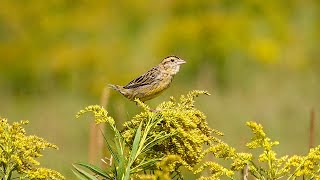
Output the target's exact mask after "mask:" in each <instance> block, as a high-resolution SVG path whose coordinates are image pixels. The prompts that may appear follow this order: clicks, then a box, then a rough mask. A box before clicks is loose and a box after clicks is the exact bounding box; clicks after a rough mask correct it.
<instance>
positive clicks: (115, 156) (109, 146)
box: [100, 129, 119, 163]
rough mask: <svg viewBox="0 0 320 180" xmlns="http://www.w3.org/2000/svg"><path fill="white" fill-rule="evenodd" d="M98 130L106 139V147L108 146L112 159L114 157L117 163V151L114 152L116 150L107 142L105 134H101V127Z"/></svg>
mask: <svg viewBox="0 0 320 180" xmlns="http://www.w3.org/2000/svg"><path fill="white" fill-rule="evenodd" d="M100 132H101V134H102V136H103V138H104V140H105V141H106V145H107V148H108V150H109V152H110V154H111V155H112V157H113V159H114V160H115V161H116V162H117V163H119V156H118V153H116V152H115V151H114V150H113V148H112V146H111V144H110V143H109V141H108V139H107V138H106V136H105V135H104V134H103V132H102V130H101V129H100Z"/></svg>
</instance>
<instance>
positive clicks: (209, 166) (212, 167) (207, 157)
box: [0, 91, 320, 180]
mask: <svg viewBox="0 0 320 180" xmlns="http://www.w3.org/2000/svg"><path fill="white" fill-rule="evenodd" d="M198 95H209V93H207V92H205V91H191V92H190V93H188V94H187V95H182V96H181V97H180V99H179V100H176V99H174V98H171V99H170V101H168V102H163V103H161V104H160V105H158V107H157V108H156V109H155V110H152V109H150V108H149V107H148V106H147V105H146V104H144V103H142V102H141V101H139V100H136V102H137V104H138V105H139V106H140V107H141V108H142V112H141V113H140V114H137V115H136V116H134V117H133V118H132V119H131V120H130V121H127V122H125V123H124V124H123V127H122V128H118V127H116V124H115V120H114V119H113V118H112V117H110V116H108V112H107V111H106V110H105V109H104V108H103V107H101V106H98V105H93V106H88V107H86V108H85V109H84V110H81V111H80V112H79V113H78V114H77V117H80V116H81V115H83V114H85V113H87V112H91V113H93V115H94V118H95V121H96V123H97V124H99V123H106V124H107V125H108V128H110V129H111V131H112V132H113V135H114V138H109V137H105V142H106V145H107V149H108V151H109V152H110V154H111V157H108V159H109V161H110V162H108V163H106V165H105V166H106V168H100V167H97V166H94V165H91V164H88V163H76V164H74V165H73V167H74V168H73V171H74V174H75V175H76V176H77V177H78V178H79V179H92V180H97V179H124V180H128V179H145V180H146V179H164V180H166V179H184V176H183V174H184V173H186V172H192V173H193V174H196V175H197V176H198V177H199V178H198V179H220V178H229V179H239V177H241V178H243V179H247V178H249V177H250V176H252V177H254V178H256V179H297V178H300V177H301V178H303V179H319V178H320V165H319V162H320V146H317V147H316V148H312V149H310V151H309V153H308V154H307V155H305V156H298V155H293V156H290V157H289V156H283V157H277V154H276V152H275V151H274V149H273V147H274V146H276V145H278V144H279V142H278V141H272V140H271V139H270V138H268V137H267V136H266V133H265V132H264V131H263V127H262V125H260V124H257V123H255V122H247V126H248V127H249V128H250V129H251V131H252V134H253V137H252V138H251V141H250V142H248V143H247V144H246V146H247V148H249V149H259V150H258V151H259V152H260V153H259V155H256V154H255V153H247V152H246V153H243V152H238V151H237V150H236V149H235V148H234V147H231V146H229V145H228V144H226V143H225V142H223V141H222V140H221V139H220V137H221V136H223V134H222V133H221V132H219V131H218V130H215V129H212V128H210V127H209V126H208V123H207V121H206V116H205V115H204V114H203V113H202V112H201V111H200V110H198V109H197V108H196V106H195V100H194V99H195V98H196V97H197V96H198ZM0 122H1V124H0V127H1V128H0V176H1V178H2V179H3V180H7V179H17V178H18V179H64V177H63V176H62V175H61V174H60V173H58V172H56V171H54V170H51V169H46V168H39V167H38V166H39V165H40V163H39V162H38V161H37V160H36V158H38V157H40V156H41V153H42V150H44V149H45V148H54V149H57V147H56V146H55V145H53V144H51V143H48V142H46V141H45V140H43V139H42V138H39V137H36V136H28V135H26V132H25V130H24V129H23V128H22V125H25V124H27V121H22V122H19V123H13V124H12V125H10V124H9V123H8V122H7V120H6V119H3V118H1V121H0ZM119 129H121V130H119ZM255 152H257V151H255ZM218 162H223V163H222V164H223V165H222V164H220V163H218ZM204 172H207V173H204ZM208 172H209V173H208Z"/></svg>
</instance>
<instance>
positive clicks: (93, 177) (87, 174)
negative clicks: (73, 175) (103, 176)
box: [73, 165, 98, 180]
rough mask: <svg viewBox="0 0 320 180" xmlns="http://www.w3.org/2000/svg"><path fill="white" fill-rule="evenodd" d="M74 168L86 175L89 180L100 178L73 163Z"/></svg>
mask: <svg viewBox="0 0 320 180" xmlns="http://www.w3.org/2000/svg"><path fill="white" fill-rule="evenodd" d="M73 167H74V169H75V170H76V171H77V172H78V173H79V174H80V175H82V176H83V177H86V178H87V179H89V180H98V179H97V178H96V177H95V176H93V175H91V174H90V173H88V172H87V171H85V170H83V169H80V168H78V167H77V166H75V165H73Z"/></svg>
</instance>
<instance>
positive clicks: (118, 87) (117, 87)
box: [108, 84, 121, 92]
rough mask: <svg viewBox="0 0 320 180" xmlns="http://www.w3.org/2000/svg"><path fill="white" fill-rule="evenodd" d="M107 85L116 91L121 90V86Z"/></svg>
mask: <svg viewBox="0 0 320 180" xmlns="http://www.w3.org/2000/svg"><path fill="white" fill-rule="evenodd" d="M108 86H109V87H110V88H112V89H114V90H116V91H119V92H120V90H121V86H119V85H114V84H108Z"/></svg>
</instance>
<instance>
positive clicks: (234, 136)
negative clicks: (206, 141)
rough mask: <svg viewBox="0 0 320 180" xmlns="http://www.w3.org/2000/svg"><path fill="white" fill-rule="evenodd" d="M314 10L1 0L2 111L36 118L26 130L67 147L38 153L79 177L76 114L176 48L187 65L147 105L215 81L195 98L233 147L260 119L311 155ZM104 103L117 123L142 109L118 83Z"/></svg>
mask: <svg viewBox="0 0 320 180" xmlns="http://www.w3.org/2000/svg"><path fill="white" fill-rule="evenodd" d="M319 18H320V2H319V1H316V0H308V1H302V0H293V1H292V0H284V1H279V0H269V1H258V0H243V1H232V0H201V1H193V0H163V1H155V0H151V1H142V0H132V1H127V2H123V1H115V0H106V1H98V0H90V1H89V0H79V1H72V0H47V1H41V0H29V1H22V0H3V1H1V2H0V99H1V103H0V116H2V117H6V118H8V119H9V120H11V121H18V120H22V119H27V120H30V124H29V125H28V126H27V132H29V133H31V134H37V135H38V136H41V137H44V138H45V139H47V140H48V141H50V142H53V143H55V144H57V145H58V146H59V147H60V150H59V151H57V152H51V151H49V152H46V154H45V158H43V159H42V164H43V165H44V166H46V167H49V168H52V169H55V170H57V171H60V172H61V173H62V174H63V175H65V176H66V178H67V179H73V178H74V176H73V174H72V171H71V168H72V166H71V164H72V163H74V162H79V161H87V156H88V152H87V151H88V131H89V123H90V118H87V119H85V118H84V119H80V120H76V119H75V114H76V113H77V112H78V111H79V110H80V109H82V108H83V107H85V106H87V105H90V104H99V103H100V96H101V93H102V91H103V89H104V87H105V86H106V85H107V84H109V83H113V84H119V85H125V84H126V83H128V82H129V81H130V80H132V79H133V78H136V77H138V76H139V75H140V74H142V73H144V72H145V71H147V70H149V68H151V67H153V66H155V65H157V64H158V63H159V62H160V61H161V60H162V59H163V58H164V57H166V56H168V55H177V56H179V57H181V58H182V59H184V60H186V61H187V64H185V65H183V66H182V67H181V70H180V72H179V73H178V74H177V75H176V77H175V79H174V81H173V83H172V85H171V87H170V88H169V89H168V90H167V91H165V92H164V93H163V94H162V95H161V96H159V97H157V98H156V99H154V100H151V101H150V102H147V103H148V104H149V105H150V106H155V105H156V104H157V103H160V102H162V101H165V100H168V99H169V97H170V96H175V97H178V96H179V95H180V94H185V93H186V92H188V91H189V90H193V89H202V90H208V91H209V92H210V93H211V94H212V96H209V97H201V98H199V102H198V105H199V107H200V109H201V110H203V111H204V112H205V113H206V114H207V117H208V121H209V124H210V126H211V127H212V128H215V129H218V130H220V131H222V132H224V133H225V137H224V140H225V141H226V142H227V143H229V144H230V145H231V146H234V147H236V148H238V149H239V150H242V151H246V149H245V142H247V141H248V138H249V137H250V132H249V129H247V128H246V127H245V122H246V121H249V120H254V121H257V122H259V123H261V124H262V125H263V126H264V128H265V129H266V132H267V133H268V134H269V135H270V136H271V138H273V139H275V140H279V141H280V143H281V144H280V145H279V147H278V148H279V152H280V153H284V154H289V155H290V154H305V153H306V152H307V150H308V131H309V116H310V115H309V114H310V111H311V109H312V108H313V109H315V112H316V118H317V122H316V127H319V122H318V121H319V119H320V118H319V117H320V110H319V108H320V101H319V100H320V93H319V92H320V71H319V69H320V61H319V55H320V51H319V47H320V43H319V42H320V21H319ZM107 109H108V111H110V115H111V116H113V117H114V118H115V119H117V120H118V122H119V126H120V125H121V123H122V122H124V121H126V120H128V119H130V117H132V116H133V115H134V114H135V113H137V112H139V111H140V109H139V108H138V107H136V105H135V104H134V103H132V102H129V101H128V100H127V99H125V98H123V97H122V96H121V95H120V94H119V93H117V92H114V91H111V92H110V98H109V99H108V105H107ZM319 138H320V132H319V131H318V130H317V129H316V144H319V143H320V140H319Z"/></svg>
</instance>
